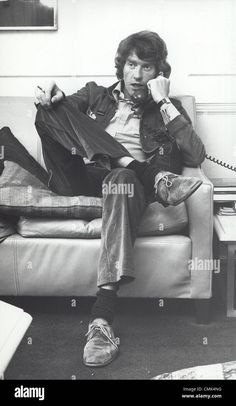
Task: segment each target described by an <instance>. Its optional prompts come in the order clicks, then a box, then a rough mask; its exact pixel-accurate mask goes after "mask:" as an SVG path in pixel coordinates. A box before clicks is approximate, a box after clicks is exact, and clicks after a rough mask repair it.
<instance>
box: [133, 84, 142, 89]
mask: <svg viewBox="0 0 236 406" xmlns="http://www.w3.org/2000/svg"><path fill="white" fill-rule="evenodd" d="M131 86H132V87H133V88H134V89H142V88H143V87H144V85H141V84H140V83H131Z"/></svg>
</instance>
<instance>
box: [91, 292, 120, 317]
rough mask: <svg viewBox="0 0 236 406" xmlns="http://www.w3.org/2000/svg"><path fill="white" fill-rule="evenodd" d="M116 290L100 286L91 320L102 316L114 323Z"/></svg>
mask: <svg viewBox="0 0 236 406" xmlns="http://www.w3.org/2000/svg"><path fill="white" fill-rule="evenodd" d="M116 297H117V294H116V291H115V290H110V289H103V288H100V289H99V291H98V292H97V300H96V302H95V303H94V305H93V307H92V311H91V320H94V319H97V318H102V319H105V320H106V321H107V322H108V323H109V324H112V322H113V319H114V312H115V302H116Z"/></svg>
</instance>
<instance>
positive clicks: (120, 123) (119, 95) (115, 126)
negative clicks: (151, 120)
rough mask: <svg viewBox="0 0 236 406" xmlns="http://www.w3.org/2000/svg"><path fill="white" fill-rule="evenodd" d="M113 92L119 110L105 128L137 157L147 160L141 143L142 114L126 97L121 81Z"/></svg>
mask: <svg viewBox="0 0 236 406" xmlns="http://www.w3.org/2000/svg"><path fill="white" fill-rule="evenodd" d="M112 93H113V96H114V98H115V99H116V101H117V110H116V113H115V115H114V116H113V117H112V119H111V121H110V123H109V124H108V126H107V127H106V129H105V130H106V132H108V134H110V135H111V136H112V137H114V138H115V139H116V140H117V141H118V142H120V143H121V144H122V145H123V146H124V147H125V148H126V149H127V150H128V151H129V153H130V154H131V155H132V156H133V157H134V158H135V159H137V160H138V161H145V159H146V156H145V153H144V152H143V150H142V147H141V143H140V118H141V115H140V113H139V114H138V113H137V111H135V109H134V103H133V102H132V101H131V100H128V99H125V97H124V93H123V92H122V91H121V84H120V82H119V83H118V84H117V86H116V87H115V89H113V92H112Z"/></svg>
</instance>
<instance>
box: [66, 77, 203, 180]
mask: <svg viewBox="0 0 236 406" xmlns="http://www.w3.org/2000/svg"><path fill="white" fill-rule="evenodd" d="M116 85H117V83H115V84H114V85H112V86H111V87H109V88H106V87H103V86H98V85H97V84H96V83H95V82H89V83H87V84H86V86H85V87H83V88H82V89H81V90H79V91H78V92H77V93H74V94H72V95H71V96H67V100H68V101H70V102H71V103H72V104H73V105H74V107H76V108H77V109H79V110H80V111H81V112H83V113H85V114H87V115H89V116H90V117H91V116H93V118H94V119H95V121H96V122H97V123H98V124H99V125H100V126H101V127H102V128H103V129H105V128H106V127H107V126H108V124H109V122H110V120H111V119H112V117H113V116H114V114H115V112H116V100H115V99H114V97H113V95H112V90H113V89H114V88H115V87H116ZM171 101H172V103H173V104H174V105H175V107H176V108H177V110H178V111H179V112H180V113H181V115H180V116H178V117H176V118H175V119H174V120H172V121H171V122H170V123H169V124H167V126H165V124H164V122H163V119H162V116H161V113H160V110H159V107H158V106H157V104H156V103H155V102H154V101H153V100H152V99H150V100H149V101H148V102H147V103H146V105H145V108H144V111H143V114H142V117H141V121H140V142H141V146H142V149H143V151H144V152H145V153H146V156H147V159H149V160H150V161H151V162H153V163H155V164H156V165H158V166H160V167H161V168H162V169H165V170H170V171H171V172H175V173H181V171H182V166H183V165H184V166H190V167H197V166H198V165H200V164H201V163H202V162H203V160H204V157H205V148H204V145H203V143H202V141H201V139H200V138H199V137H198V136H197V134H196V133H195V131H194V130H193V127H192V125H191V120H190V118H189V116H188V115H187V113H186V111H185V110H184V108H183V107H182V104H181V102H180V101H179V100H177V99H173V98H172V99H171Z"/></svg>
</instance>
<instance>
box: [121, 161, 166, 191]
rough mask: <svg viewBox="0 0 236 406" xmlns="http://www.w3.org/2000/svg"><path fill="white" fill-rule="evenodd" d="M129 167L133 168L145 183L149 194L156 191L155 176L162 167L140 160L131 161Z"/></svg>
mask: <svg viewBox="0 0 236 406" xmlns="http://www.w3.org/2000/svg"><path fill="white" fill-rule="evenodd" d="M127 169H132V170H133V171H134V172H135V173H136V175H137V178H138V179H139V180H140V182H141V183H142V184H143V186H144V189H145V192H146V193H147V194H152V193H153V192H154V188H153V187H154V181H155V177H156V175H157V174H158V172H160V170H161V169H159V168H158V167H156V166H154V165H151V164H150V163H149V162H139V161H135V160H134V161H132V162H130V164H129V165H128V166H127Z"/></svg>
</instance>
